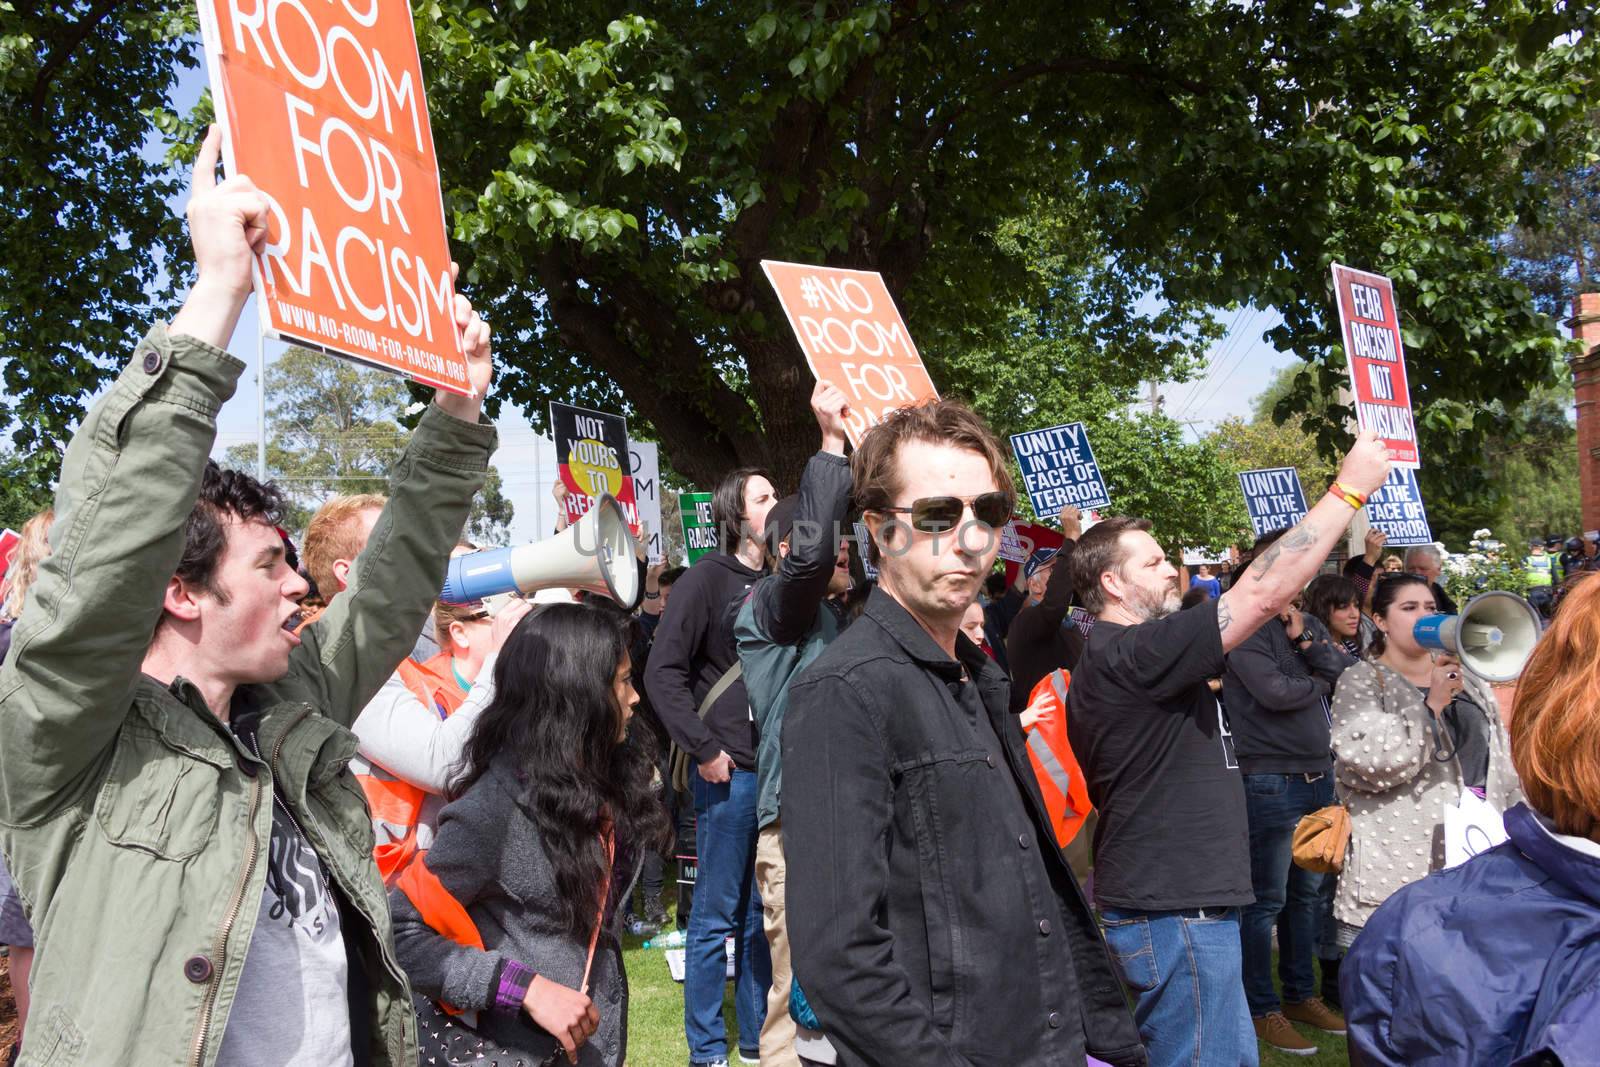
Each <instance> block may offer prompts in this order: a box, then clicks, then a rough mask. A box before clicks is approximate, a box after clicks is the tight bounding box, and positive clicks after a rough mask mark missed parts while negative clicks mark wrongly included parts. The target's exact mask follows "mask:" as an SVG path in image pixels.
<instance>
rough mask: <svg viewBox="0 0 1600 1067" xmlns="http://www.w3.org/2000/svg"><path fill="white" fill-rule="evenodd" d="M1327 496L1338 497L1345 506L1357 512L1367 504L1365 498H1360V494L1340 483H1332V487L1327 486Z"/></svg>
mask: <svg viewBox="0 0 1600 1067" xmlns="http://www.w3.org/2000/svg"><path fill="white" fill-rule="evenodd" d="M1328 494H1329V495H1330V496H1336V497H1338V498H1339V499H1340V500H1343V501H1344V502H1345V503H1346V504H1349V505H1350V506H1351V507H1353V508H1355V509H1356V510H1357V511H1360V510H1361V506H1362V505H1363V504H1365V503H1366V502H1367V498H1366V497H1364V496H1362V495H1361V494H1360V493H1358V492H1356V491H1355V490H1354V489H1351V488H1350V487H1349V486H1347V485H1344V484H1343V483H1341V482H1334V483H1333V484H1332V485H1330V486H1328Z"/></svg>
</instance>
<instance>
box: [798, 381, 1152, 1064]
mask: <svg viewBox="0 0 1600 1067" xmlns="http://www.w3.org/2000/svg"><path fill="white" fill-rule="evenodd" d="M852 467H853V470H852V474H853V478H854V481H855V485H856V492H857V498H858V501H859V503H860V504H861V506H862V507H863V509H864V510H865V513H866V522H867V526H868V529H869V530H870V531H871V534H872V538H873V542H874V551H875V554H876V556H877V558H878V567H879V569H880V586H879V588H878V589H877V590H876V591H875V592H874V593H873V594H872V597H871V599H870V600H869V601H868V604H867V607H866V610H865V613H864V614H863V615H862V617H861V619H860V620H859V621H857V622H856V623H855V624H854V625H853V626H852V627H851V630H850V639H849V640H848V641H838V642H835V643H834V644H833V645H831V646H830V647H829V648H828V650H827V651H826V652H824V653H823V654H822V655H821V656H820V657H819V658H818V659H817V661H816V662H815V663H814V664H813V665H812V666H811V667H809V668H807V669H806V670H805V671H803V672H802V673H801V675H800V677H799V679H798V680H797V682H796V683H795V685H794V687H793V689H792V690H791V694H790V703H789V710H788V714H787V717H786V719H785V722H784V727H783V763H784V792H783V796H782V812H781V815H782V819H783V826H784V844H785V851H786V853H787V857H788V883H789V894H788V899H789V931H790V939H791V943H792V951H793V959H794V973H795V977H796V978H797V980H799V981H800V982H801V983H802V984H803V985H804V987H805V990H806V995H807V997H808V999H809V1000H810V1002H811V1005H812V1007H813V1008H814V1009H815V1010H816V1013H817V1016H818V1018H819V1019H820V1020H821V1022H822V1025H823V1027H824V1029H825V1030H826V1031H827V1033H828V1035H829V1037H830V1038H831V1039H832V1041H833V1044H834V1046H835V1047H836V1048H837V1050H838V1052H839V1062H840V1063H842V1064H846V1065H850V1064H874V1065H891V1064H893V1065H899V1064H917V1065H918V1067H939V1065H948V1067H965V1065H969V1064H975V1063H1005V1064H1008V1065H1018V1067H1026V1065H1035V1064H1039V1065H1043V1064H1061V1065H1066V1064H1072V1065H1074V1067H1076V1065H1078V1064H1082V1063H1083V1062H1084V1058H1085V1054H1086V1053H1092V1054H1094V1055H1095V1056H1097V1057H1099V1058H1100V1059H1102V1060H1108V1061H1110V1062H1112V1063H1114V1064H1143V1063H1144V1062H1145V1056H1144V1050H1143V1048H1142V1046H1141V1045H1140V1043H1139V1035H1138V1032H1137V1030H1136V1029H1135V1027H1134V1024H1133V1019H1132V1017H1131V1016H1130V1014H1129V1012H1128V1009H1127V1006H1126V1003H1125V1001H1124V999H1123V995H1122V990H1121V988H1120V986H1119V984H1118V981H1117V979H1116V977H1115V974H1114V972H1113V970H1112V967H1111V961H1110V957H1109V955H1108V954H1107V951H1106V948H1105V944H1104V942H1103V940H1102V939H1101V937H1100V934H1099V931H1098V929H1097V928H1096V926H1095V923H1094V919H1093V916H1092V915H1091V913H1090V911H1089V908H1088V906H1087V905H1086V904H1085V902H1084V899H1083V896H1082V894H1081V893H1080V892H1079V890H1078V886H1077V882H1076V881H1075V880H1074V879H1073V877H1072V874H1071V872H1070V871H1069V870H1068V868H1067V864H1066V862H1065V860H1064V859H1063V858H1062V856H1061V853H1060V850H1059V849H1058V848H1057V847H1056V844H1055V839H1054V836H1053V834H1052V832H1051V829H1050V822H1049V818H1048V816H1047V814H1046V811H1045V806H1044V803H1043V800H1042V799H1041V797H1040V795H1039V792H1038V787H1037V786H1036V784H1035V783H1034V779H1033V775H1032V773H1031V770H1030V768H1029V764H1028V757H1027V753H1026V751H1025V749H1024V742H1023V735H1022V731H1021V729H1020V727H1019V725H1018V722H1017V720H1016V718H1015V717H1014V716H1012V715H1011V714H1010V713H1009V712H1008V710H1007V698H1008V685H1007V682H1006V678H1005V675H1004V673H1003V672H1002V671H1001V670H1000V668H999V667H998V666H996V665H995V664H994V662H993V661H992V660H990V659H989V658H988V657H987V656H986V655H984V653H983V652H982V651H981V650H980V649H979V648H978V647H977V646H976V645H974V644H972V642H971V641H969V640H968V639H967V638H966V637H965V636H963V635H960V634H959V626H960V621H961V616H962V613H963V612H964V611H965V610H966V607H967V605H968V604H970V603H971V602H972V599H973V597H974V596H976V594H977V590H978V585H979V583H980V582H981V581H982V579H983V577H984V575H985V574H987V573H988V571H989V568H990V566H992V564H993V562H994V557H995V553H996V550H997V549H998V547H999V537H998V531H997V530H995V529H993V527H994V526H996V525H999V524H1000V523H1003V522H1004V520H1005V517H1006V516H1007V515H1009V512H1010V507H1011V502H1012V500H1013V499H1014V497H1013V494H1012V489H1011V483H1010V477H1009V476H1008V475H1007V473H1006V469H1005V463H1004V456H1003V453H1002V452H1001V449H1000V446H999V443H998V442H997V441H996V440H995V438H994V436H993V434H992V433H991V432H990V431H989V429H988V428H987V427H986V426H985V425H984V424H983V422H982V421H981V420H980V419H979V418H978V417H977V416H976V415H975V414H973V412H972V411H971V410H970V409H969V408H967V407H965V406H964V405H962V404H960V403H956V402H950V401H943V402H939V403H935V404H931V405H928V406H925V407H921V408H914V409H908V410H904V411H899V412H896V413H894V414H893V415H891V416H890V417H889V418H888V419H887V420H886V421H885V422H884V423H882V424H881V425H879V426H878V427H876V428H875V429H873V430H872V431H871V432H870V433H869V434H868V435H867V436H866V438H865V439H864V440H863V442H862V445H861V448H860V449H858V450H857V451H856V453H855V456H854V459H853V463H852ZM951 497H954V498H956V499H957V501H958V503H957V504H956V507H959V508H960V512H959V517H958V518H957V517H955V516H954V515H953V513H951V511H950V509H949V508H948V507H946V508H945V509H944V510H945V512H946V514H945V516H944V520H945V526H946V529H944V530H943V531H942V532H933V528H934V527H936V526H938V525H939V523H938V522H936V521H933V520H936V519H937V518H938V517H939V516H938V514H937V512H938V511H939V510H940V509H939V506H938V504H937V501H938V499H939V498H946V499H947V500H948V498H951ZM930 503H932V504H933V507H932V508H931V509H930V507H929V505H930ZM902 515H903V516H905V519H904V520H902V519H901V518H900V516H902ZM979 516H986V518H984V519H980V518H979ZM949 525H955V526H956V528H955V529H954V530H951V529H949V528H948V526H949Z"/></svg>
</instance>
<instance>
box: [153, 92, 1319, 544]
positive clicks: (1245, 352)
mask: <svg viewBox="0 0 1600 1067" xmlns="http://www.w3.org/2000/svg"><path fill="white" fill-rule="evenodd" d="M204 87H205V72H204V70H198V71H189V72H185V74H184V76H183V77H182V79H181V80H180V82H179V85H178V88H177V91H176V93H175V94H174V96H175V105H176V107H177V108H178V110H179V112H180V113H183V112H185V111H186V110H187V109H188V108H190V107H192V106H193V104H194V102H195V101H196V100H198V99H199V96H200V93H201V91H202V89H203V88H204ZM152 151H156V152H159V151H160V147H159V146H158V145H152ZM173 206H174V210H175V211H181V210H182V206H183V203H182V201H181V200H180V201H179V202H178V203H175V204H174V205H173ZM468 295H470V293H469V294H468ZM1217 318H1218V321H1219V322H1221V323H1222V324H1223V325H1224V326H1225V327H1226V328H1227V333H1226V335H1225V336H1224V337H1223V338H1222V339H1221V340H1220V341H1219V342H1218V343H1217V345H1216V346H1214V347H1213V348H1212V350H1211V352H1210V353H1209V356H1208V359H1207V363H1206V366H1205V368H1204V369H1203V370H1202V372H1201V373H1200V375H1199V376H1198V377H1197V378H1196V379H1195V380H1194V381H1192V382H1186V383H1183V384H1173V383H1163V384H1162V386H1161V387H1160V392H1161V394H1162V395H1163V396H1164V397H1165V399H1166V412H1167V413H1168V414H1169V415H1172V416H1173V417H1174V418H1177V419H1178V420H1179V421H1181V422H1183V423H1185V425H1186V426H1187V427H1188V432H1189V434H1190V436H1191V437H1193V436H1194V435H1196V434H1198V433H1200V432H1204V431H1206V430H1209V429H1210V428H1211V427H1212V426H1214V425H1215V424H1216V423H1217V422H1219V421H1221V420H1222V419H1224V418H1226V417H1227V416H1229V415H1247V414H1248V412H1249V401H1250V399H1251V398H1253V397H1255V396H1256V395H1257V394H1258V393H1260V392H1261V391H1262V390H1263V389H1264V388H1265V387H1266V385H1267V383H1268V382H1269V381H1270V380H1271V378H1272V375H1273V374H1274V373H1275V372H1276V371H1277V369H1278V368H1280V367H1283V366H1285V365H1288V364H1290V363H1293V362H1294V361H1295V360H1296V357H1295V356H1294V355H1293V354H1291V353H1281V352H1278V351H1277V350H1276V349H1274V348H1273V347H1272V346H1271V345H1269V344H1267V343H1266V342H1265V341H1264V340H1262V335H1263V334H1264V333H1265V332H1266V331H1267V330H1269V329H1271V328H1272V327H1273V326H1275V325H1277V323H1278V317H1277V315H1276V314H1275V313H1273V312H1271V311H1260V310H1257V309H1253V308H1246V309H1243V310H1241V311H1219V312H1218V314H1217ZM912 327H913V333H915V325H914V324H912ZM258 332H259V324H258V322H257V319H256V312H255V299H254V298H251V300H250V302H249V304H248V305H247V306H246V308H245V311H244V315H243V317H242V318H241V319H240V320H239V326H238V329H236V330H235V331H234V335H233V340H232V341H231V342H230V344H229V346H228V348H229V351H231V352H232V353H233V354H234V355H235V356H238V357H239V358H240V359H243V360H244V361H245V362H246V363H248V364H249V365H250V370H249V371H248V372H247V374H246V377H245V379H244V380H243V381H241V382H240V386H239V392H238V393H237V394H236V395H235V396H234V398H233V399H232V400H230V401H229V402H228V403H227V404H226V405H225V406H224V407H223V409H222V413H221V415H220V416H219V418H218V435H217V448H216V454H217V455H218V456H219V457H220V456H221V455H222V453H223V452H224V451H225V450H226V449H227V448H229V447H231V446H234V445H238V444H244V443H249V442H254V441H255V440H256V437H257V425H258V423H257V414H256V412H257V398H256V379H255V374H256V367H257V362H258V355H257V352H258ZM260 346H261V347H262V348H264V350H265V356H266V359H267V361H268V362H269V363H270V362H271V360H272V359H274V358H275V357H276V355H277V353H278V352H280V351H282V349H283V346H282V345H281V344H280V343H279V342H277V341H271V340H268V341H262V342H260ZM498 426H499V429H500V450H499V451H498V452H496V453H495V456H494V459H493V462H494V465H495V466H496V467H497V468H498V469H499V471H500V476H501V479H502V481H503V483H504V486H505V491H506V494H507V496H508V497H510V499H511V502H512V504H513V505H514V507H515V509H516V518H515V519H514V521H513V523H512V527H511V537H512V541H513V543H516V542H521V541H531V540H537V539H539V538H540V537H541V536H543V531H546V530H548V529H549V528H550V524H551V523H553V522H554V514H555V513H554V502H553V501H552V499H551V497H550V488H551V485H552V484H553V482H554V480H555V472H556V467H555V451H554V449H553V447H551V445H550V442H549V441H548V440H545V439H544V438H541V437H539V436H538V435H536V434H535V433H534V432H533V430H532V428H531V427H530V426H529V423H528V421H527V418H526V416H525V414H524V413H523V412H522V410H521V409H520V408H517V407H515V406H514V405H507V406H506V407H504V408H502V410H501V417H500V419H499V421H498Z"/></svg>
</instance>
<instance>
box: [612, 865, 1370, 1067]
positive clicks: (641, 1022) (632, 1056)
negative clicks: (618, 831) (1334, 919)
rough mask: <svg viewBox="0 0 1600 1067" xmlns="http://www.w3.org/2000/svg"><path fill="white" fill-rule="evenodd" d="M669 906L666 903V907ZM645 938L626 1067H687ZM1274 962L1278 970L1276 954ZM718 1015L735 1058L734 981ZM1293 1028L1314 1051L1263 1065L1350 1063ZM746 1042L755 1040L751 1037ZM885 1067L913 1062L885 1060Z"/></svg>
mask: <svg viewBox="0 0 1600 1067" xmlns="http://www.w3.org/2000/svg"><path fill="white" fill-rule="evenodd" d="M667 877H668V879H669V881H668V883H667V884H668V886H669V887H670V886H671V884H672V883H671V881H670V879H671V877H672V869H671V867H668V869H667ZM670 895H671V894H670V893H669V894H668V896H669V898H670ZM670 907H671V905H670V904H669V910H670ZM668 929H669V930H670V929H671V927H670V926H669V927H668ZM643 940H644V939H643V938H638V937H631V936H630V937H625V938H624V939H623V948H622V959H623V964H624V966H626V967H627V971H628V1067H686V1065H687V1064H688V1062H689V1045H688V1042H687V1041H685V1039H684V1036H683V986H681V985H679V984H678V983H677V982H674V981H673V980H672V975H671V973H669V972H668V970H667V961H666V958H665V957H664V956H663V955H662V953H661V950H660V949H647V948H641V947H640V945H641V943H642V941H643ZM1272 962H1273V970H1274V971H1276V970H1277V962H1278V957H1277V953H1276V952H1274V953H1273V957H1272ZM722 1017H723V1020H724V1022H725V1023H726V1025H727V1027H728V1036H729V1045H728V1048H729V1053H730V1058H731V1059H733V1060H735V1061H737V1054H736V1052H735V1051H734V1050H735V1048H736V1045H735V1044H734V1042H735V1041H736V1040H737V1033H738V1023H737V1022H736V1020H735V1018H734V1010H733V983H732V982H729V983H728V986H727V989H726V990H725V992H724V994H723V1001H722ZM1296 1029H1298V1030H1299V1031H1300V1033H1301V1034H1303V1035H1305V1037H1307V1038H1308V1039H1310V1040H1311V1041H1312V1042H1313V1043H1314V1044H1316V1046H1317V1049H1318V1051H1317V1054H1316V1055H1315V1056H1290V1055H1288V1054H1286V1053H1282V1052H1278V1051H1277V1050H1276V1049H1269V1048H1267V1047H1266V1046H1265V1045H1263V1046H1261V1067H1334V1065H1336V1064H1337V1065H1341V1067H1342V1065H1344V1064H1347V1063H1348V1062H1349V1056H1348V1054H1347V1053H1346V1051H1345V1039H1344V1038H1343V1037H1335V1036H1333V1035H1332V1034H1324V1033H1322V1032H1320V1031H1317V1030H1313V1029H1311V1028H1310V1027H1308V1026H1302V1025H1299V1024H1296ZM747 1044H749V1045H752V1046H753V1045H754V1044H755V1037H754V1035H752V1036H751V1038H750V1040H749V1041H748V1042H747ZM884 1067H913V1065H910V1064H906V1065H901V1064H885V1065H884Z"/></svg>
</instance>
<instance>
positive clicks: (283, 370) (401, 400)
mask: <svg viewBox="0 0 1600 1067" xmlns="http://www.w3.org/2000/svg"><path fill="white" fill-rule="evenodd" d="M267 395H268V396H269V397H271V398H272V399H271V403H270V404H269V405H268V408H267V428H268V434H267V449H266V452H267V472H266V473H267V476H268V477H269V478H271V479H272V480H273V481H275V482H277V483H278V484H279V485H281V486H282V487H283V488H284V489H285V490H286V491H287V493H288V495H289V498H290V501H291V505H292V507H291V512H290V515H289V516H288V524H289V526H290V527H291V528H293V529H296V530H303V529H305V525H306V522H307V521H308V520H309V519H310V518H311V514H312V512H314V511H315V510H316V508H317V506H318V505H319V504H320V503H321V502H322V501H323V500H325V499H327V498H328V497H330V496H334V495H345V494H351V493H383V492H387V491H388V487H389V471H390V470H391V469H392V468H393V467H394V464H395V461H396V460H398V459H399V458H400V453H401V452H402V451H404V450H405V447H406V444H407V442H409V441H410V440H411V431H410V430H409V429H407V428H406V426H405V425H404V422H405V420H406V419H407V418H408V413H407V411H406V410H405V409H406V407H407V405H408V402H409V400H410V397H409V395H408V393H407V391H406V388H405V386H404V385H403V384H402V383H401V381H400V379H398V378H396V377H394V376H393V375H390V374H387V373H384V372H383V371H378V370H373V369H371V368H367V367H361V366H358V365H356V364H354V363H348V362H345V361H344V360H339V359H334V358H333V357H331V356H326V355H323V354H322V353H320V352H313V351H311V350H309V349H305V348H300V347H298V346H295V347H291V348H289V349H288V350H286V351H285V352H284V353H283V354H282V355H280V356H279V357H278V358H277V359H276V360H274V361H273V362H272V363H270V364H269V365H268V367H267ZM257 447H258V446H257V445H254V444H240V445H234V446H233V447H231V448H229V449H228V451H227V459H228V462H229V463H230V464H231V465H233V466H235V467H241V468H244V469H246V470H250V471H254V470H255V468H256V460H257V454H258V453H257ZM513 511H514V509H513V507H512V504H511V501H510V500H508V499H506V496H505V492H504V490H503V488H502V485H501V482H500V474H499V472H498V471H496V470H495V469H494V468H493V467H490V468H489V477H488V480H487V481H486V482H485V483H484V486H483V488H482V489H480V490H479V491H478V494H477V496H475V497H474V498H473V500H472V513H471V515H470V516H469V518H468V519H467V527H466V529H465V530H464V531H463V536H464V537H466V538H468V539H469V540H471V541H473V542H474V543H477V544H481V545H485V546H487V545H502V544H505V542H506V537H507V531H508V528H509V527H510V525H511V519H512V515H513Z"/></svg>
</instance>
